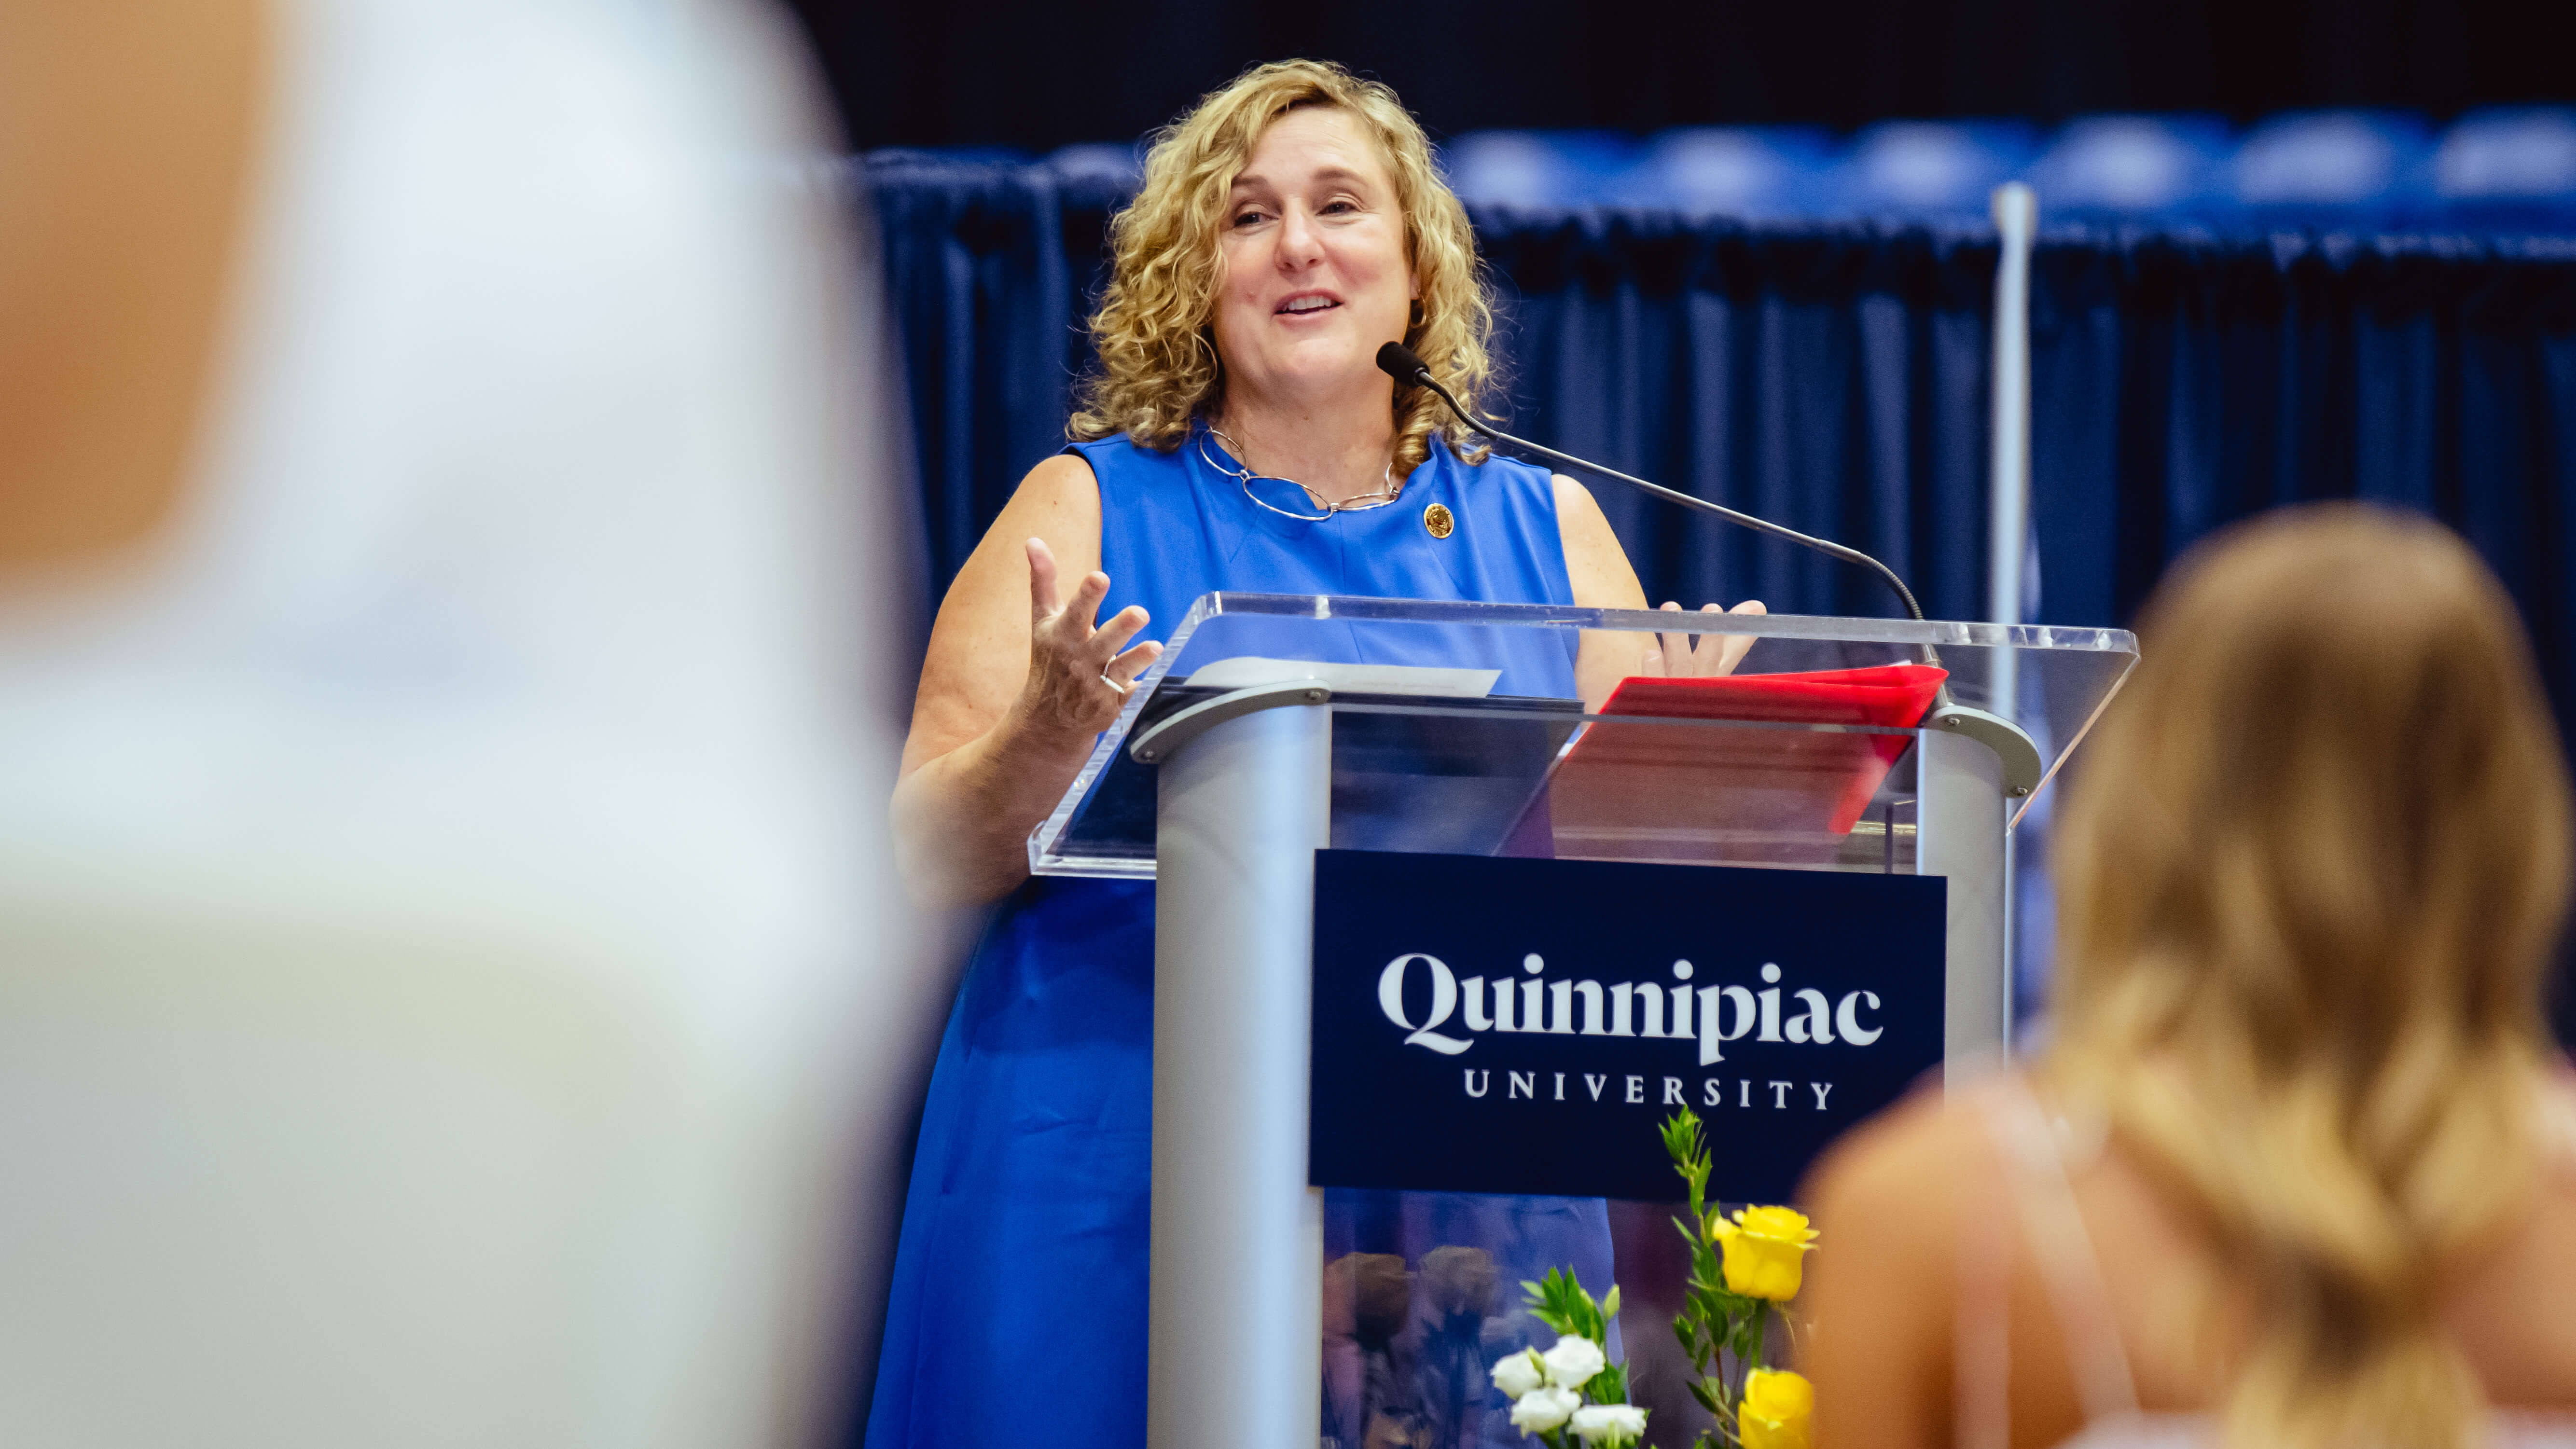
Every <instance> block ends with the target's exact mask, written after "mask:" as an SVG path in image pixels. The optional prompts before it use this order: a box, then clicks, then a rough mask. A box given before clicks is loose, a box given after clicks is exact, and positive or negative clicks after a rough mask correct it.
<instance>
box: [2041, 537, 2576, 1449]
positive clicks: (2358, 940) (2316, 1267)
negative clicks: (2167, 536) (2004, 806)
mask: <svg viewBox="0 0 2576 1449" xmlns="http://www.w3.org/2000/svg"><path fill="white" fill-rule="evenodd" d="M2141 632H2142V634H2143V636H2144V641H2145V647H2144V650H2143V657H2142V661H2141V663H2140V664H2139V666H2138V670H2137V673H2136V675H2135V677H2134V678H2132V679H2131V680H2130V682H2129V685H2128V688H2127V689H2126V690H2125V691H2124V692H2123V693H2122V695H2121V697H2120V699H2119V701H2118V703H2117V704H2116V705H2115V706H2114V707H2113V708H2112V710H2111V711H2110V712H2109V714H2108V715H2107V717H2106V718H2105V719H2104V721H2103V723H2102V725H2101V727H2100V729H2099V730H2098V731H2097V732H2096V737H2095V740H2094V743H2093V745H2092V748H2091V750H2090V751H2089V758H2088V759H2087V760H2086V762H2085V764H2084V766H2083V773H2082V777H2081V779H2080V781H2079V782H2078V784H2077V787H2076V789H2075V790H2074V792H2073V795H2072V798H2071V800H2070V802H2069V810H2068V817H2067V820H2066V822H2065V826H2064V829H2063V833H2062V837H2061V841H2060V847H2059V848H2060V850H2061V852H2062V854H2061V857H2060V858H2061V871H2060V879H2061V881H2062V886H2061V889H2062V892H2063V897H2062V901H2061V915H2060V920H2059V933H2058V934H2059V951H2060V960H2061V966H2060V973H2061V974H2060V977H2059V987H2058V992H2059V995H2058V1033H2059V1034H2058V1037H2057V1041H2056V1044H2055V1045H2054V1046H2053V1047H2052V1048H2051V1050H2050V1053H2049V1058H2048V1061H2047V1063H2046V1066H2045V1068H2044V1071H2045V1074H2046V1075H2047V1077H2048V1078H2049V1080H2051V1081H2052V1082H2054V1083H2056V1084H2057V1085H2059V1086H2060V1087H2061V1088H2062V1089H2064V1090H2066V1091H2068V1093H2069V1095H2070V1098H2072V1099H2074V1100H2078V1101H2089V1102H2095V1103H2099V1104H2100V1105H2101V1106H2102V1107H2103V1108H2104V1109H2105V1110H2106V1112H2107V1115H2108V1117H2109V1120H2110V1124H2111V1127H2112V1130H2113V1131H2114V1132H2115V1133H2116V1134H2117V1135H2118V1140H2119V1141H2120V1142H2121V1143H2122V1144H2123V1146H2124V1147H2125V1148H2126V1149H2128V1150H2131V1151H2133V1152H2135V1153H2136V1154H2138V1156H2139V1158H2140V1160H2141V1161H2142V1162H2143V1164H2144V1165H2145V1166H2146V1168H2147V1169H2148V1170H2149V1171H2150V1172H2152V1173H2154V1174H2156V1175H2157V1176H2159V1177H2160V1178H2161V1179H2163V1180H2164V1181H2166V1182H2167V1183H2168V1184H2169V1186H2170V1187H2172V1188H2173V1189H2174V1190H2175V1191H2176V1192H2177V1194H2178V1197H2179V1199H2180V1200H2181V1201H2182V1202H2184V1203H2185V1204H2186V1205H2188V1207H2190V1208H2191V1209H2193V1210H2195V1211H2196V1213H2197V1215H2198V1217H2199V1219H2200V1221H2201V1223H2202V1224H2203V1226H2204V1227H2205V1228H2206V1230H2207V1231H2208V1232H2209V1233H2210V1235H2211V1240H2212V1242H2213V1243H2214V1244H2215V1246H2216V1248H2217V1250H2218V1253H2219V1261H2220V1265H2221V1270H2220V1271H2221V1275H2222V1279H2223V1281H2224V1282H2225V1283H2226V1285H2227V1287H2228V1289H2229V1290H2231V1291H2235V1292H2241V1293H2242V1294H2244V1295H2245V1296H2246V1303H2247V1306H2249V1307H2250V1309H2251V1311H2252V1317H2251V1318H2250V1319H2249V1320H2246V1321H2245V1323H2244V1325H2243V1327H2244V1329H2245V1330H2246V1331H2244V1332H2242V1333H2241V1335H2231V1336H2225V1337H2224V1338H2223V1340H2222V1339H2213V1340H2211V1342H2212V1344H2213V1345H2214V1346H2215V1351H2216V1352H2217V1353H2218V1354H2219V1356H2220V1361H2222V1362H2224V1363H2226V1364H2227V1365H2229V1366H2230V1369H2231V1373H2230V1378H2229V1381H2228V1386H2227V1397H2226V1400H2225V1408H2224V1413H2223V1420H2224V1430H2225V1438H2226V1442H2227V1443H2228V1444H2230V1445H2234V1446H2239V1449H2254V1446H2262V1449H2330V1446H2331V1449H2349V1446H2356V1445H2363V1446H2369V1445H2390V1446H2395V1445H2402V1446H2406V1449H2445V1446H2457V1449H2467V1446H2469V1445H2470V1444H2472V1443H2474V1442H2475V1441H2476V1440H2477V1439H2478V1437H2479V1416H2480V1414H2481V1411H2482V1409H2481V1402H2480V1396H2479V1390H2478V1386H2477V1383H2476V1381H2475V1380H2474V1378H2473V1377H2472V1376H2471V1374H2470V1371H2469V1369H2468V1367H2467V1365H2466V1363H2465V1362H2464V1361H2463V1360H2462V1359H2461V1358H2460V1356H2459V1354H2458V1353H2457V1352H2456V1350H2454V1349H2453V1348H2452V1347H2451V1346H2450V1345H2449V1344H2448V1343H2447V1342H2446V1341H2445V1340H2444V1339H2443V1338H2442V1337H2441V1336H2440V1335H2439V1334H2438V1333H2437V1331H2436V1326H2435V1322H2434V1317H2433V1314H2434V1306H2435V1301H2436V1298H2437V1294H2438V1290H2439V1288H2440V1286H2441V1283H2442V1279H2443V1276H2444V1274H2445V1273H2446V1271H2447V1270H2449V1269H2451V1268H2454V1267H2456V1266H2457V1265H2458V1264H2459V1262H2460V1260H2461V1258H2462V1256H2463V1255H2464V1254H2465V1253H2466V1252H2468V1251H2469V1250H2470V1249H2471V1248H2473V1247H2474V1246H2475V1245H2477V1244H2478V1242H2479V1241H2480V1239H2481V1238H2482V1237H2483V1236H2484V1235H2486V1234H2489V1233H2490V1232H2492V1231H2494V1230H2495V1229H2497V1228H2499V1227H2500V1226H2502V1225H2504V1224H2505V1223H2506V1222H2508V1221H2509V1219H2510V1217H2511V1215H2512V1213H2513V1211H2514V1209H2515V1208H2516V1207H2517V1205H2518V1204H2520V1203H2521V1202H2523V1201H2525V1199H2526V1195H2527V1194H2528V1193H2529V1192H2531V1191H2532V1190H2533V1188H2534V1186H2535V1184H2536V1182H2537V1180H2538V1176H2537V1175H2538V1171H2539V1167H2540V1163H2541V1161H2542V1146H2541V1141H2542V1139H2541V1136H2540V1133H2541V1131H2542V1122H2541V1116H2542V1084H2543V1081H2544V1076H2543V1073H2544V1062H2545V1061H2546V1060H2547V1055H2548V1052H2549V1045H2548V1038H2547V1034H2546V1029H2545V1027H2544V1024H2543V1020H2542V1010H2541V990H2542V979H2543V976H2544V974H2545V972H2546V969H2547V964H2548V960H2549V957H2550V953H2551V950H2552V947H2553V945H2554V943H2555V941H2556V937H2557V932H2558V930H2559V927H2560V924H2561V920H2562V917H2563V914H2564V911H2565V908H2566V903H2567V891H2568V886H2567V878H2568V870H2569V841H2568V831H2569V800H2568V781H2567V773H2566V769H2565V766H2564V764H2563V763H2562V760H2561V757H2560V753H2559V743H2558V737H2557V732H2556V730H2555V728H2554V727H2553V725H2552V723H2551V720H2550V716H2549V713H2548V709H2547V707H2546V705H2545V703H2544V702H2543V699H2542V696H2541V692H2540V688H2539V685H2538V683H2537V680H2536V678H2535V676H2534V672H2533V669H2532V664H2531V659H2530V654H2529V649H2528V646H2527V645H2526V643H2525V641H2524V638H2523V634H2522V630H2521V627H2520V625H2519V624H2518V623H2517V622H2516V620H2515V617H2514V613H2513V609H2512V606H2511V604H2510V603H2509V602H2508V601H2507V600H2506V598H2505V596H2504V593H2503V590H2502V589H2501V588H2500V587H2498V585H2497V584H2496V581H2495V579H2494V578H2493V576H2492V575H2490V574H2489V573H2488V572H2487V570H2486V568H2485V567H2484V566H2483V565H2482V564H2480V563H2479V561H2478V560H2477V558H2476V556H2475V555H2473V554H2472V553H2471V552H2470V551H2469V550H2468V548H2467V547H2466V546H2465V545H2463V544H2462V543H2461V542H2460V541H2459V540H2458V539H2457V538H2455V537H2453V536H2452V535H2451V534H2449V533H2448V532H2446V531H2444V530H2443V529H2441V528H2439V527H2437V526H2435V525H2433V524H2430V523H2427V522H2423V521H2421V520H2416V519H2412V518H2408V517H2404V516H2400V515H2397V514H2393V513H2388V512H2384V511H2380V510H2375V509H2371V508H2367V507H2363V506H2359V505H2334V506H2322V507H2314V508H2306V509H2298V510H2291V511H2287V512H2283V513H2276V514H2272V515H2269V516H2267V517H2266V518H2264V519H2262V520H2260V521H2257V522H2255V523H2252V524H2249V525H2245V526H2242V527H2240V528H2237V529H2235V530H2232V531H2230V532H2229V533H2227V534H2225V535H2223V536H2221V537H2220V538H2218V539H2216V540H2213V541H2211V542H2209V543H2206V544H2204V545H2202V546H2201V547H2199V548H2197V549H2195V550H2194V551H2193V552H2192V554H2191V555H2189V556H2188V557H2187V559H2186V560H2185V561H2184V563H2183V564H2182V565H2181V566H2180V567H2179V568H2178V570H2177V571H2176V574H2175V576H2174V578H2173V579H2172V580H2171V581H2170V582H2168V583H2167V584H2166V585H2164V586H2163V587H2162V588H2160V589H2159V590H2158V591H2157V595H2156V597H2155V599H2154V600H2153V601H2152V603H2151V604H2150V606H2149V608H2148V611H2147V616H2146V621H2145V623H2144V624H2143V626H2142V629H2141ZM2210 1306H2211V1308H2212V1309H2213V1310H2215V1309H2216V1308H2217V1306H2218V1305H2216V1304H2212V1305H2210ZM2206 1327H2207V1328H2209V1329H2210V1330H2212V1331H2218V1330H2220V1328H2221V1325H2220V1324H2219V1322H2218V1321H2217V1320H2216V1319H2214V1318H2213V1319H2212V1320H2210V1322H2209V1323H2208V1324H2207V1325H2206Z"/></svg>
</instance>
